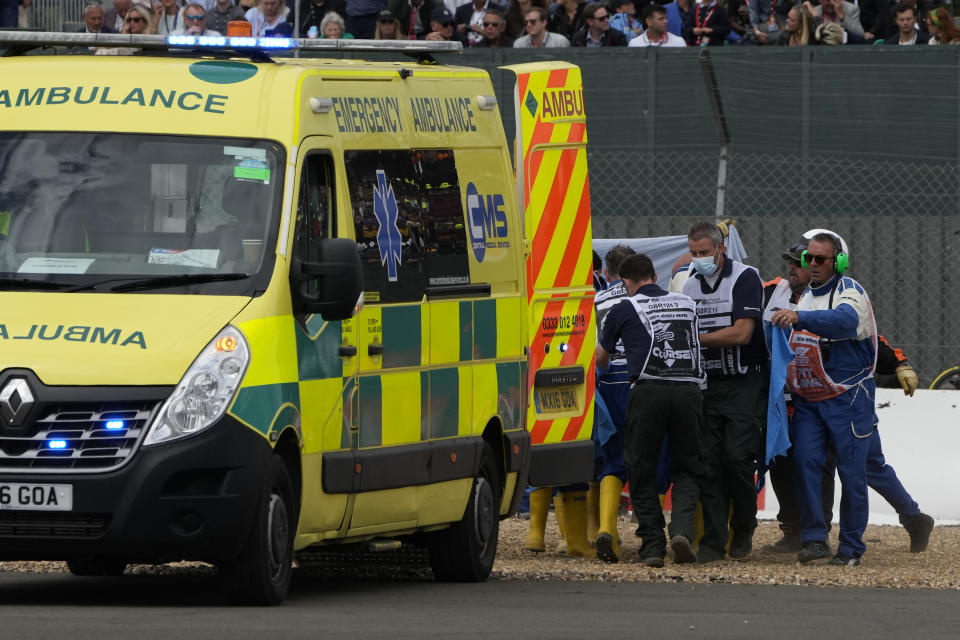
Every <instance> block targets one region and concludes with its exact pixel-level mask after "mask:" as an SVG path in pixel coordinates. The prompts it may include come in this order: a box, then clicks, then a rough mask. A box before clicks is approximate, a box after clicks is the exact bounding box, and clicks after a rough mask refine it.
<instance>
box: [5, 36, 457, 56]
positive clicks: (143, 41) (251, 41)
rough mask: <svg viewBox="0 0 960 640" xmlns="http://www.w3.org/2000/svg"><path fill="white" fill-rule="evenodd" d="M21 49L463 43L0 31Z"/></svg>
mask: <svg viewBox="0 0 960 640" xmlns="http://www.w3.org/2000/svg"><path fill="white" fill-rule="evenodd" d="M2 45H12V47H11V48H12V49H19V50H23V49H24V48H26V49H35V48H38V47H44V46H47V47H58V46H60V47H78V48H83V47H137V48H139V49H145V50H160V51H164V50H165V51H170V50H177V49H197V48H201V49H205V50H216V49H223V50H224V51H242V50H255V51H283V50H293V49H299V50H301V51H354V52H384V53H389V52H398V53H405V54H409V55H414V56H416V55H425V54H426V55H429V54H432V53H460V52H461V51H463V45H462V44H461V43H459V42H451V41H441V42H435V41H429V40H327V39H317V38H276V37H264V38H254V37H244V36H188V35H167V36H162V35H133V34H123V33H60V32H56V31H0V46H2Z"/></svg>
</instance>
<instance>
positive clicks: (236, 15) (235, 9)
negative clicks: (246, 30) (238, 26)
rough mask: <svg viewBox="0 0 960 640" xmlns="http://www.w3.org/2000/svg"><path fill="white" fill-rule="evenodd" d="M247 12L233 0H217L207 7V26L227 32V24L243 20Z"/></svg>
mask: <svg viewBox="0 0 960 640" xmlns="http://www.w3.org/2000/svg"><path fill="white" fill-rule="evenodd" d="M245 13H246V12H245V11H244V10H243V8H242V7H240V6H239V5H237V4H236V3H234V1H233V0H217V1H216V2H215V3H214V4H213V6H212V7H211V8H209V9H207V28H208V29H212V30H214V31H219V32H220V33H226V32H227V25H228V24H230V23H231V22H234V21H237V22H240V21H243V20H245V18H244V17H243V16H244V14H245Z"/></svg>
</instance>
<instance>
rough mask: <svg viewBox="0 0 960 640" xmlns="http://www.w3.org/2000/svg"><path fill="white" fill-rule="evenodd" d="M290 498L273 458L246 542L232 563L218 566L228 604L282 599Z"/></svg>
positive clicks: (288, 571) (288, 570) (282, 468)
mask: <svg viewBox="0 0 960 640" xmlns="http://www.w3.org/2000/svg"><path fill="white" fill-rule="evenodd" d="M293 495H294V493H293V486H292V484H291V482H290V474H289V473H288V472H287V467H286V465H285V464H284V463H283V460H282V459H281V458H280V456H278V455H274V456H273V458H272V459H271V461H270V464H269V467H268V470H267V477H266V482H264V484H263V489H262V491H261V493H260V499H259V501H258V503H257V510H256V513H255V514H254V521H253V527H252V529H251V530H250V534H249V537H248V538H247V543H246V545H245V546H244V548H243V551H241V552H240V556H239V557H238V558H237V559H236V560H234V561H232V562H228V563H223V564H221V565H219V567H218V569H219V573H220V577H221V579H222V581H223V587H224V589H225V591H226V594H227V596H228V598H229V599H230V601H231V602H233V603H235V604H248V605H277V604H280V603H281V602H283V600H284V598H286V596H287V590H288V589H289V587H290V578H291V576H292V574H293V536H294V529H295V527H296V523H295V522H294V520H293V518H294V514H295V513H296V510H295V506H294V504H293Z"/></svg>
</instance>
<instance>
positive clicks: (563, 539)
mask: <svg viewBox="0 0 960 640" xmlns="http://www.w3.org/2000/svg"><path fill="white" fill-rule="evenodd" d="M553 513H554V515H556V516H557V529H558V530H559V531H560V542H559V544H557V553H566V552H567V530H566V526H565V524H566V523H565V522H564V519H563V498H562V497H561V494H559V493H558V494H557V495H555V496H553Z"/></svg>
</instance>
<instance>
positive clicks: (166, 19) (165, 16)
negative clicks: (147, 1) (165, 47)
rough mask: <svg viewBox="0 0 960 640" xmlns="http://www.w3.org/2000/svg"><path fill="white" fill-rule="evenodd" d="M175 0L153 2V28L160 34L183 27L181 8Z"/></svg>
mask: <svg viewBox="0 0 960 640" xmlns="http://www.w3.org/2000/svg"><path fill="white" fill-rule="evenodd" d="M178 4H179V3H178V2H177V0H156V2H154V3H153V28H154V30H155V31H156V33H159V34H160V35H164V36H165V35H167V34H168V33H173V32H174V31H177V30H178V29H183V10H182V9H180V7H179V6H178Z"/></svg>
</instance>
